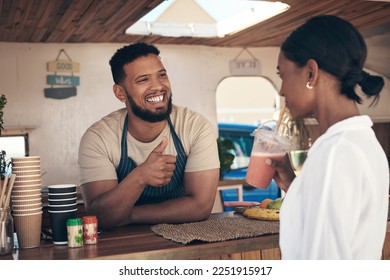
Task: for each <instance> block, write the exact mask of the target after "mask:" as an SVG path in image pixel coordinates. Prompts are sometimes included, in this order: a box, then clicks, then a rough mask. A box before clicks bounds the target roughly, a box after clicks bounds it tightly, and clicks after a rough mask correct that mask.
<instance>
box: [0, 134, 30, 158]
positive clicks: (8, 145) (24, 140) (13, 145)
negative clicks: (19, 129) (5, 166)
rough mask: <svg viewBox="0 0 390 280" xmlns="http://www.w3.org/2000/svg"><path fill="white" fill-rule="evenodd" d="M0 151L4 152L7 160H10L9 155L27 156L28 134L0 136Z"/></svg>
mask: <svg viewBox="0 0 390 280" xmlns="http://www.w3.org/2000/svg"><path fill="white" fill-rule="evenodd" d="M0 151H4V152H5V158H6V160H7V161H10V160H11V157H25V156H28V155H29V149H28V134H27V133H26V134H21V135H6V136H1V137H0Z"/></svg>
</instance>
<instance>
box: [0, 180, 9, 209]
mask: <svg viewBox="0 0 390 280" xmlns="http://www.w3.org/2000/svg"><path fill="white" fill-rule="evenodd" d="M7 184H8V176H7V175H6V176H4V182H3V187H2V189H1V194H0V209H1V208H4V207H3V202H4V194H5V190H6V188H7Z"/></svg>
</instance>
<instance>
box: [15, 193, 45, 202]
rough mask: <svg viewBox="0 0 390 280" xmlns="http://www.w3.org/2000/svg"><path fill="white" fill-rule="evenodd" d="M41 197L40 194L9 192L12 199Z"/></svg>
mask: <svg viewBox="0 0 390 280" xmlns="http://www.w3.org/2000/svg"><path fill="white" fill-rule="evenodd" d="M36 198H42V194H29V195H14V194H11V200H12V201H19V200H26V199H36Z"/></svg>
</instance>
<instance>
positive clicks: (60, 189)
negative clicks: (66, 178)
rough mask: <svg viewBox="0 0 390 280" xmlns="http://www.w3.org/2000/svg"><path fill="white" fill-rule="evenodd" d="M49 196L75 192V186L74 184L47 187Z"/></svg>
mask: <svg viewBox="0 0 390 280" xmlns="http://www.w3.org/2000/svg"><path fill="white" fill-rule="evenodd" d="M47 188H48V190H49V194H52V193H70V192H76V188H77V186H76V185H74V184H63V185H51V186H47Z"/></svg>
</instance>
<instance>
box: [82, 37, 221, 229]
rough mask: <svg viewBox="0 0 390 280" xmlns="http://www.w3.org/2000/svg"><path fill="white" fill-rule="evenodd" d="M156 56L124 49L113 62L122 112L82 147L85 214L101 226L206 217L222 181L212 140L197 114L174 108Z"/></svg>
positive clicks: (137, 47)
mask: <svg viewBox="0 0 390 280" xmlns="http://www.w3.org/2000/svg"><path fill="white" fill-rule="evenodd" d="M159 55H160V52H159V50H158V49H157V48H156V47H155V46H153V45H148V44H145V43H137V44H131V45H128V46H125V47H123V48H121V49H119V50H117V52H116V53H115V54H114V56H113V57H112V58H111V60H110V66H111V71H112V76H113V79H114V83H115V84H114V86H113V91H114V94H115V96H116V98H118V99H119V100H120V101H121V102H123V103H124V104H125V106H126V107H125V108H123V109H120V110H118V111H115V112H112V113H111V114H109V115H108V116H106V117H104V118H103V119H101V120H100V121H98V122H96V123H95V124H93V125H92V126H91V127H90V128H88V130H87V131H86V132H85V134H84V135H83V137H82V139H81V142H80V147H79V166H80V185H81V190H82V195H83V199H84V203H85V207H86V210H87V212H88V214H91V215H96V216H97V217H98V220H99V225H100V226H102V227H103V228H111V227H116V226H123V225H127V224H131V223H149V224H154V223H166V222H169V223H182V222H191V221H199V220H204V219H207V218H208V216H209V215H210V212H211V210H212V207H213V204H214V198H215V194H216V190H217V185H218V179H219V158H218V148H217V141H216V139H217V135H216V133H215V132H214V131H213V129H212V127H211V125H210V123H209V122H208V121H207V120H206V118H204V117H203V116H202V115H200V114H198V113H196V112H193V111H191V110H189V109H187V108H182V107H178V106H175V105H172V92H171V85H170V82H169V78H168V75H167V70H166V69H165V68H164V66H163V64H162V62H161V59H160V57H159Z"/></svg>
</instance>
